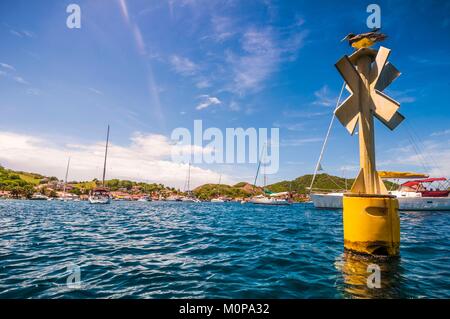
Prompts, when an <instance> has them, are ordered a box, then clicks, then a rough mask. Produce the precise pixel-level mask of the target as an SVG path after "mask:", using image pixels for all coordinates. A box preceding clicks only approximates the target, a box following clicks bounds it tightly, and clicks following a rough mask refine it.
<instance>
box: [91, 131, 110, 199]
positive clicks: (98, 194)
mask: <svg viewBox="0 0 450 319" xmlns="http://www.w3.org/2000/svg"><path fill="white" fill-rule="evenodd" d="M108 143H109V125H108V131H107V133H106V146H105V160H104V162H103V177H102V187H96V188H94V189H93V190H92V191H91V193H90V195H89V198H88V199H89V203H91V204H109V203H110V202H111V196H110V194H109V190H108V189H107V188H106V187H105V174H106V159H107V157H108Z"/></svg>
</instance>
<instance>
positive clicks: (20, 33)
mask: <svg viewBox="0 0 450 319" xmlns="http://www.w3.org/2000/svg"><path fill="white" fill-rule="evenodd" d="M9 32H11V34H14V35H15V36H17V37H19V38H23V37H28V38H32V37H34V34H33V33H32V32H30V31H27V30H23V31H17V30H13V29H11V30H9Z"/></svg>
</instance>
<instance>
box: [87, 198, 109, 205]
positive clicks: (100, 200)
mask: <svg viewBox="0 0 450 319" xmlns="http://www.w3.org/2000/svg"><path fill="white" fill-rule="evenodd" d="M110 202H111V199H110V198H109V197H101V198H94V197H89V203H91V204H109V203H110Z"/></svg>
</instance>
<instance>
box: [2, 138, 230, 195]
mask: <svg viewBox="0 0 450 319" xmlns="http://www.w3.org/2000/svg"><path fill="white" fill-rule="evenodd" d="M54 140H55V139H53V138H50V137H49V138H38V137H35V136H31V135H25V134H17V133H12V132H4V131H3V132H0V163H1V164H2V165H3V166H6V167H9V168H12V169H16V170H24V171H32V172H37V173H41V174H44V175H48V176H57V177H59V178H62V177H63V176H64V171H65V165H66V164H65V163H66V162H67V158H68V157H69V156H70V157H71V167H70V171H69V179H70V180H92V179H93V178H100V177H101V173H102V167H103V155H104V147H105V146H104V142H103V141H99V142H94V143H90V144H83V145H81V144H67V145H63V146H60V145H56V144H54V143H53V142H52V141H54ZM172 147H180V146H173V145H172V144H171V142H170V140H169V139H168V138H167V137H165V136H163V135H156V134H139V133H136V134H135V135H133V136H132V137H131V139H130V144H129V145H127V146H120V145H116V144H113V143H111V144H110V148H109V151H108V154H109V155H108V162H107V174H106V175H107V178H108V179H111V178H120V179H131V180H140V181H147V182H158V183H163V184H166V185H168V186H175V187H183V185H184V182H185V179H186V173H187V168H188V167H187V164H180V163H175V162H172V161H171V160H170V154H171V151H172ZM183 147H189V148H191V146H183ZM193 150H194V151H196V152H198V151H203V150H202V149H201V148H199V147H197V148H195V147H194V149H193ZM219 175H220V174H218V173H216V172H214V171H211V170H208V169H202V168H200V167H196V166H192V167H191V184H192V185H193V187H195V186H197V185H200V184H204V183H211V182H212V181H216V180H218V179H219ZM223 179H224V180H225V179H226V180H230V179H229V178H228V177H227V176H224V177H223Z"/></svg>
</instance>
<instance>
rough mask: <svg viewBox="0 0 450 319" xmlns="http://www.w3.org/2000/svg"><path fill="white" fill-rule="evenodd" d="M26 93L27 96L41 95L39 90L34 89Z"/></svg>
mask: <svg viewBox="0 0 450 319" xmlns="http://www.w3.org/2000/svg"><path fill="white" fill-rule="evenodd" d="M26 93H27V94H28V95H41V93H42V92H41V90H39V89H36V88H30V89H27V91H26Z"/></svg>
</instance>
